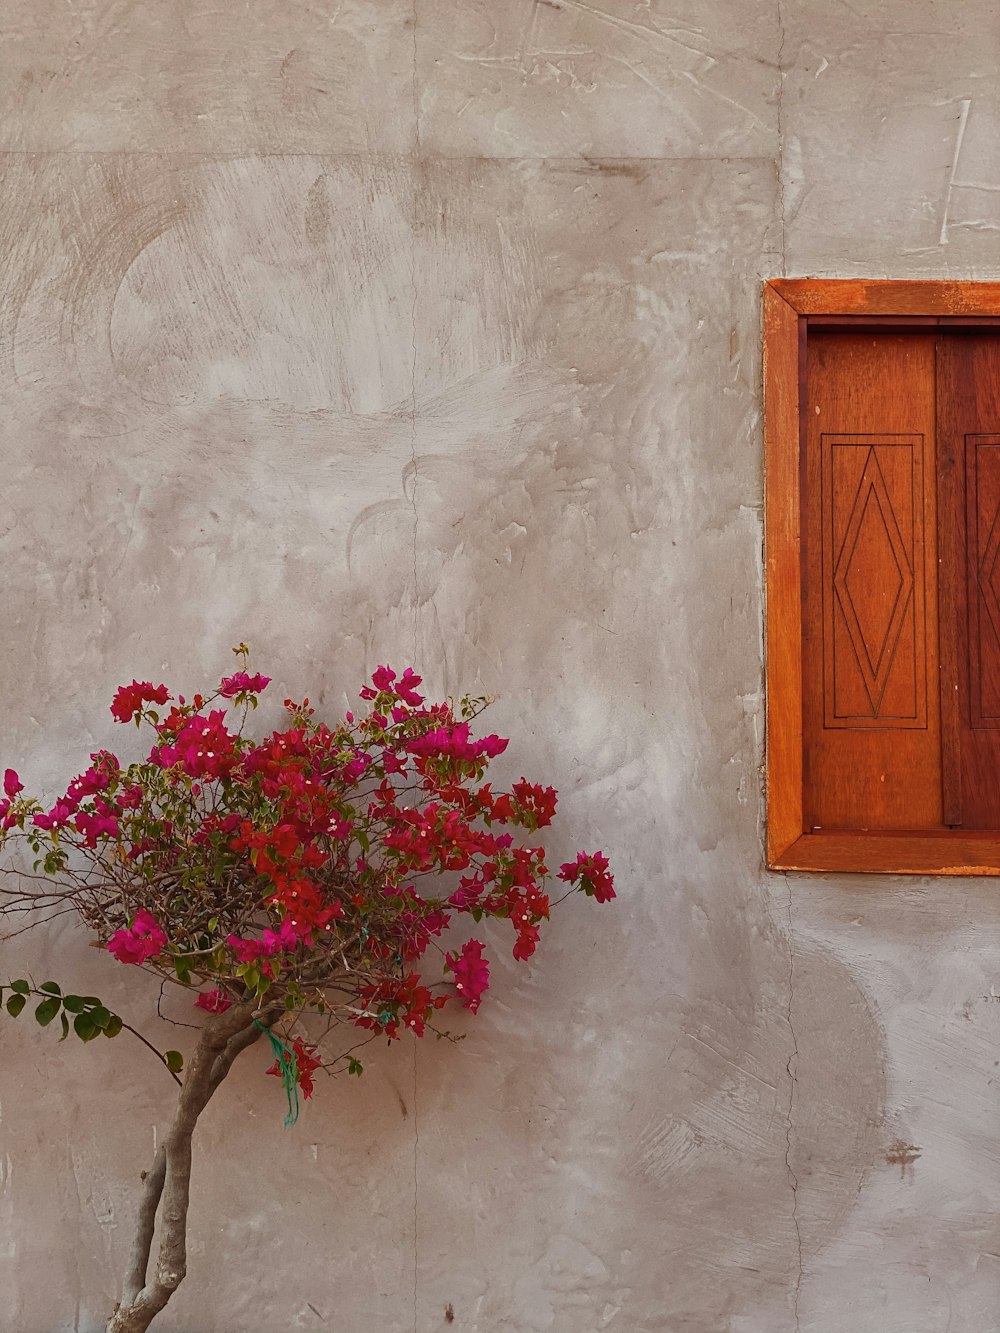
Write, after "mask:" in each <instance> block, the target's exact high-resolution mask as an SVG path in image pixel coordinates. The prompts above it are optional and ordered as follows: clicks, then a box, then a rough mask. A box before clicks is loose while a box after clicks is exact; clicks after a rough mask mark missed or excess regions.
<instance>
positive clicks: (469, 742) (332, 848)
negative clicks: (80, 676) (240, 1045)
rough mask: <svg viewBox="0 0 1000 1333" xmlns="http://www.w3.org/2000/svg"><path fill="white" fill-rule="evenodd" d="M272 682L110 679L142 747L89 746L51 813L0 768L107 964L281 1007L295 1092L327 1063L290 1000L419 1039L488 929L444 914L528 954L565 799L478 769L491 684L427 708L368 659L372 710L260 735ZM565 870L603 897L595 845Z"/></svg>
mask: <svg viewBox="0 0 1000 1333" xmlns="http://www.w3.org/2000/svg"><path fill="white" fill-rule="evenodd" d="M236 651H237V653H238V655H239V656H240V657H241V659H242V662H241V668H245V667H246V665H247V650H246V648H245V646H244V645H240V648H239V649H237V650H236ZM269 683H270V680H269V678H268V677H267V676H263V675H260V674H259V673H256V674H251V673H250V672H249V671H247V670H246V669H241V670H239V671H236V672H234V673H233V674H232V675H228V676H224V677H223V678H222V679H221V681H220V683H219V684H218V686H217V687H216V689H215V690H214V692H212V693H210V694H209V695H207V696H203V695H201V694H196V695H194V696H193V697H192V698H191V699H190V700H185V698H184V696H182V695H181V696H176V697H175V696H173V695H171V693H170V692H169V691H168V690H167V687H166V686H165V685H155V684H153V683H152V682H150V681H142V682H140V681H136V680H133V681H132V683H131V684H130V685H123V686H122V687H121V688H120V689H119V690H118V692H117V693H116V695H115V697H114V701H113V703H112V705H111V712H112V714H113V716H114V718H115V719H116V720H117V721H118V722H122V723H129V722H135V723H136V725H138V726H140V727H141V726H143V725H145V726H147V727H149V728H150V729H151V731H152V744H151V748H150V749H149V751H148V754H147V755H146V757H145V758H144V759H143V760H142V761H141V762H139V763H134V764H130V765H128V766H123V765H122V764H121V763H120V762H119V760H118V759H117V758H116V757H115V755H113V754H111V753H110V752H108V751H99V752H97V753H95V754H93V755H91V756H90V763H89V765H88V766H87V767H86V768H85V769H84V771H83V772H82V773H80V774H79V776H77V777H75V778H74V779H73V781H72V782H70V783H69V785H68V787H67V789H66V791H65V792H64V793H63V794H62V795H61V796H59V797H58V799H57V800H55V801H54V802H53V803H52V804H51V805H50V806H49V807H48V808H44V807H42V806H41V805H39V804H38V802H36V801H32V800H30V799H28V798H26V797H24V795H23V786H22V784H21V781H20V779H19V777H18V775H17V773H16V772H14V771H13V770H11V769H8V770H7V771H6V773H5V775H4V782H3V787H4V797H3V799H0V839H2V838H3V837H4V836H8V837H9V836H21V837H23V838H25V839H26V840H27V841H28V842H29V843H30V845H31V847H32V848H33V849H34V851H35V853H36V855H37V856H38V858H39V860H38V862H37V863H36V869H37V868H38V867H39V866H40V867H41V868H42V869H43V871H44V874H45V875H46V876H48V877H50V878H51V879H52V880H53V881H56V882H61V883H64V884H65V885H66V886H67V890H66V896H67V897H68V898H69V900H70V902H71V903H72V905H73V906H75V907H76V909H77V910H78V911H79V912H80V914H81V915H82V916H83V918H84V920H85V921H86V922H87V924H88V925H89V926H90V927H91V928H92V929H93V930H94V932H95V933H96V935H97V937H98V940H99V941H100V943H102V944H103V945H104V946H105V947H106V948H107V950H108V951H109V952H110V953H111V954H113V956H114V957H115V958H117V959H118V960H119V961H120V962H123V963H131V964H137V965H145V966H146V967H148V968H151V969H153V970H154V971H156V972H158V973H159V974H160V975H161V976H162V977H164V978H165V979H167V980H168V981H171V982H174V983H176V984H177V985H180V986H182V987H187V988H188V989H190V990H191V991H193V992H194V993H195V994H196V996H197V998H196V999H195V1003H196V1004H197V1006H198V1007H199V1008H200V1009H202V1010H204V1011H205V1012H206V1013H207V1014H210V1015H217V1014H222V1013H224V1012H225V1011H226V1010H227V1009H229V1008H230V1006H231V1005H233V1004H237V1003H246V1002H247V1001H252V1002H253V1004H254V1005H256V1006H257V1007H256V1009H255V1012H258V1013H261V1014H265V1015H270V1016H271V1019H272V1021H274V1020H275V1019H276V1018H279V1017H280V1021H281V1023H282V1024H284V1025H286V1026H283V1027H280V1028H279V1030H280V1031H284V1032H285V1040H286V1044H288V1045H289V1046H290V1048H291V1049H293V1050H294V1052H295V1057H296V1058H295V1062H294V1063H295V1067H296V1069H297V1071H298V1074H297V1077H298V1079H299V1082H300V1085H301V1087H302V1090H303V1092H304V1093H305V1095H307V1096H308V1095H309V1093H310V1092H311V1091H312V1074H313V1072H314V1070H315V1069H316V1068H318V1067H319V1060H318V1057H317V1056H316V1055H315V1052H314V1050H313V1048H312V1047H311V1046H309V1045H307V1044H306V1043H304V1042H303V1040H302V1039H301V1038H299V1037H297V1036H294V1035H293V1034H292V1033H291V1032H290V1031H287V1023H293V1022H294V1021H295V1019H296V1018H297V1016H298V1015H300V1014H303V1013H305V1012H308V1011H312V1012H313V1013H315V1014H318V1015H321V1016H323V1021H324V1022H325V1023H326V1024H327V1026H328V1028H329V1027H332V1026H337V1025H345V1026H346V1027H348V1028H354V1029H357V1028H360V1029H362V1030H364V1031H366V1032H368V1033H369V1034H371V1035H373V1036H382V1037H385V1038H387V1039H389V1040H392V1039H394V1038H396V1037H398V1036H399V1035H401V1033H402V1032H403V1031H404V1030H408V1031H410V1032H412V1033H414V1034H415V1035H417V1036H421V1035H423V1033H424V1032H425V1031H426V1030H427V1029H428V1028H429V1027H430V1028H433V1023H434V1018H435V1015H436V1014H437V1013H438V1012H439V1011H440V1010H441V1009H443V1008H444V1007H445V1006H446V1005H448V1004H457V1005H460V1006H461V1007H463V1008H465V1009H467V1010H469V1011H470V1012H472V1013H475V1012H476V1011H477V1010H478V1009H479V1006H480V1004H481V1002H482V999H483V996H484V995H485V993H486V991H487V990H488V988H489V984H490V964H489V959H488V957H487V945H486V942H485V941H484V940H481V939H479V938H471V939H468V938H466V939H465V941H464V943H462V944H461V946H460V947H457V948H450V949H449V948H447V947H446V945H445V943H444V942H443V939H442V937H443V936H444V935H445V934H446V933H447V932H448V930H449V928H450V927H451V926H452V925H453V924H457V919H458V918H468V919H471V921H472V922H474V923H476V924H479V923H481V922H483V921H484V920H490V919H493V920H500V921H506V922H508V923H509V927H510V929H511V930H512V933H513V940H512V944H511V948H512V952H513V955H514V957H515V958H517V959H519V960H524V959H528V958H530V957H531V956H532V955H533V954H534V952H535V949H536V946H537V944H538V941H539V938H540V933H541V929H542V927H543V925H544V923H545V922H546V921H547V920H548V918H549V915H550V900H549V895H548V893H547V892H546V886H547V883H548V881H549V880H550V879H551V872H550V871H549V869H548V866H547V865H546V861H545V851H544V848H542V847H540V846H538V845H537V844H536V843H534V841H533V835H535V834H536V833H537V831H538V830H539V829H542V828H545V827H547V826H549V825H550V824H551V823H552V819H553V817H554V814H555V810H556V802H557V797H556V792H555V790H554V789H553V788H552V787H543V786H540V785H537V784H535V783H532V782H529V781H528V780H527V779H526V778H521V779H520V780H519V781H517V782H515V783H513V785H512V786H511V788H510V790H509V791H504V790H496V789H495V788H494V785H493V784H492V783H491V782H489V781H487V780H486V775H487V769H488V767H489V765H490V762H491V761H492V760H494V759H496V758H497V757H498V756H499V755H501V754H503V753H504V752H505V751H506V749H507V745H508V742H507V740H506V739H504V738H503V737H500V736H497V735H485V736H477V735H475V734H474V731H473V724H474V722H475V720H476V718H477V716H478V715H479V713H480V712H481V711H482V709H483V707H485V704H486V701H485V700H471V699H463V700H461V701H460V703H459V705H458V706H457V707H456V705H454V704H452V703H451V702H442V703H431V704H428V703H427V702H426V701H425V699H424V696H423V695H422V694H421V693H420V692H419V689H420V686H421V684H422V681H421V678H420V676H418V675H417V674H416V672H415V671H414V670H413V669H412V668H407V669H406V670H405V671H404V672H403V673H402V674H401V675H397V674H396V672H395V671H393V670H392V669H390V668H389V667H388V666H380V667H378V669H377V670H376V671H375V672H374V674H373V675H372V677H371V682H370V684H368V685H366V686H365V687H364V688H363V689H362V690H361V699H362V700H363V702H364V703H365V704H367V705H368V708H367V711H366V712H363V713H362V714H360V715H358V716H356V715H355V714H354V713H348V714H346V716H345V717H344V719H343V720H338V721H336V722H333V723H332V724H328V723H326V722H323V721H318V720H317V719H316V716H315V711H314V709H313V708H312V707H310V705H309V701H308V700H304V701H303V702H302V703H295V702H293V701H292V700H285V706H284V707H285V716H284V719H283V721H282V722H281V723H280V724H279V725H278V726H277V727H276V728H275V729H274V730H273V731H271V732H270V733H269V734H267V735H266V736H264V737H263V738H262V739H259V740H254V739H253V738H251V737H250V736H248V735H246V734H245V732H244V723H245V720H246V713H247V710H248V708H253V707H256V706H257V702H258V696H259V695H260V694H261V693H262V692H263V691H264V690H265V689H266V687H267V686H268V684H269ZM168 704H170V708H169V711H167V712H166V713H165V714H163V713H161V711H160V710H163V709H164V708H165V707H166V705H168ZM231 710H235V712H233V711H231ZM526 836H528V837H532V842H531V844H530V845H529V844H527V843H526V842H525V837H526ZM558 878H559V879H561V880H562V881H563V882H564V883H565V884H566V885H567V886H568V891H574V890H579V891H581V892H582V893H583V894H585V895H587V896H590V897H593V898H595V899H596V900H597V901H598V902H607V901H609V900H610V899H611V898H613V897H614V887H613V880H612V876H611V873H610V869H609V865H608V860H607V858H606V857H605V856H604V855H603V854H602V853H601V852H590V853H585V852H581V853H580V854H579V855H578V856H577V857H576V859H575V860H574V861H571V862H567V863H565V864H564V865H562V867H561V869H560V870H559V872H558ZM285 1015H287V1020H286V1018H285V1017H282V1016H285ZM344 1058H345V1059H347V1057H344ZM333 1063H334V1064H336V1061H334V1062H333ZM348 1064H349V1067H350V1068H351V1070H352V1072H359V1071H360V1065H359V1064H358V1062H357V1061H356V1060H355V1059H353V1058H351V1059H350V1060H349V1062H348ZM269 1072H275V1071H273V1070H272V1071H269Z"/></svg>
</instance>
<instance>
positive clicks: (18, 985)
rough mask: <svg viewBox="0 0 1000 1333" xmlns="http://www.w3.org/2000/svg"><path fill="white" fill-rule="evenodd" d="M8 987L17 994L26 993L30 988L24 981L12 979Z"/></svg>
mask: <svg viewBox="0 0 1000 1333" xmlns="http://www.w3.org/2000/svg"><path fill="white" fill-rule="evenodd" d="M10 988H11V990H12V991H16V992H17V993H18V995H27V994H28V992H29V991H30V990H31V987H30V986H29V985H28V983H27V982H26V981H12V982H11V983H10Z"/></svg>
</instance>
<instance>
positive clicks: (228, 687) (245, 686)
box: [219, 671, 271, 699]
mask: <svg viewBox="0 0 1000 1333" xmlns="http://www.w3.org/2000/svg"><path fill="white" fill-rule="evenodd" d="M270 683H271V677H270V676H262V675H261V674H260V673H259V672H258V673H257V675H255V676H248V675H247V673H246V672H245V671H237V672H236V673H235V674H234V675H232V676H224V677H223V680H222V684H221V685H220V686H219V693H220V694H221V695H222V697H223V699H233V698H235V697H236V695H237V694H260V693H261V691H262V690H266V689H267V687H268V685H270Z"/></svg>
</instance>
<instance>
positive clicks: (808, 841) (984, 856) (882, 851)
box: [767, 829, 1000, 875]
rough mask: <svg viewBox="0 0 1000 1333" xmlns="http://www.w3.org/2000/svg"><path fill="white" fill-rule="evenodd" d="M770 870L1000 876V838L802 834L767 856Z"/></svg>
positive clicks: (851, 831)
mask: <svg viewBox="0 0 1000 1333" xmlns="http://www.w3.org/2000/svg"><path fill="white" fill-rule="evenodd" d="M767 864H768V868H769V869H771V870H826V871H838V872H840V873H841V874H875V875H1000V834H997V833H992V832H984V833H971V832H965V833H960V832H953V831H951V830H950V829H944V830H941V831H940V832H933V831H929V832H924V833H882V832H864V831H859V830H855V829H845V830H830V831H823V832H817V833H803V834H802V835H801V837H799V838H796V839H795V840H794V841H793V842H791V843H789V844H788V845H787V846H786V847H784V848H783V849H782V850H780V851H778V850H776V849H774V848H771V849H770V850H769V853H768V861H767Z"/></svg>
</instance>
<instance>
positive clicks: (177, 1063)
mask: <svg viewBox="0 0 1000 1333" xmlns="http://www.w3.org/2000/svg"><path fill="white" fill-rule="evenodd" d="M163 1063H164V1064H165V1065H166V1066H167V1068H168V1069H169V1070H170V1072H171V1074H179V1073H180V1072H181V1070H182V1069H183V1068H184V1057H183V1055H181V1053H180V1051H164V1052H163Z"/></svg>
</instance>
